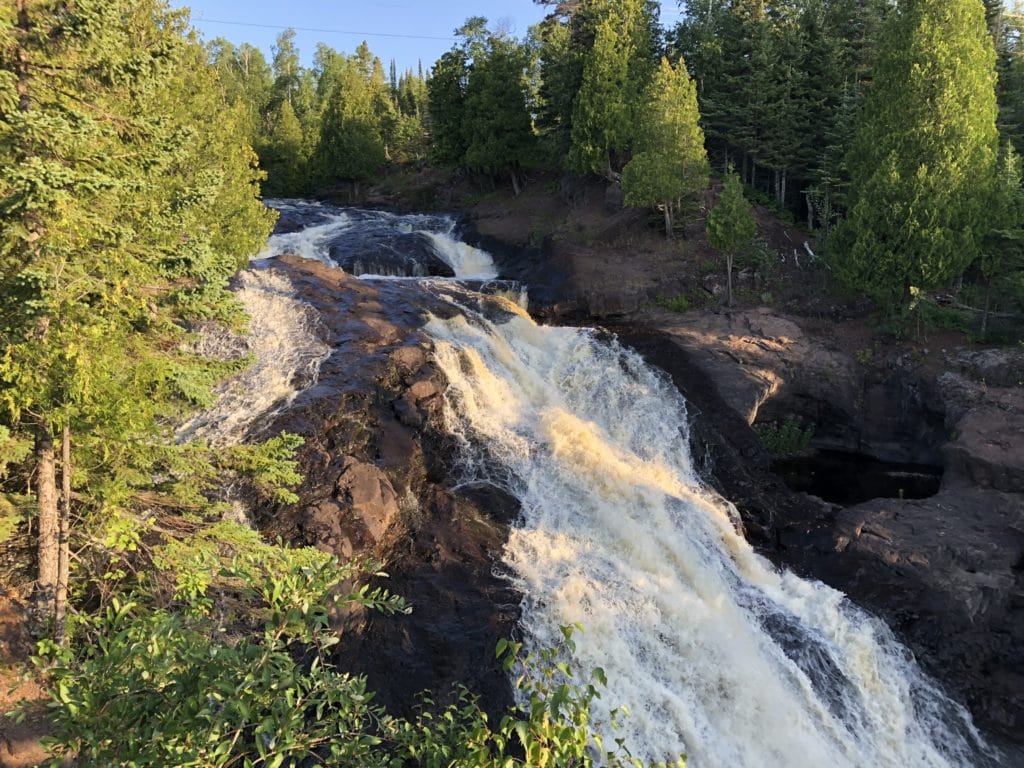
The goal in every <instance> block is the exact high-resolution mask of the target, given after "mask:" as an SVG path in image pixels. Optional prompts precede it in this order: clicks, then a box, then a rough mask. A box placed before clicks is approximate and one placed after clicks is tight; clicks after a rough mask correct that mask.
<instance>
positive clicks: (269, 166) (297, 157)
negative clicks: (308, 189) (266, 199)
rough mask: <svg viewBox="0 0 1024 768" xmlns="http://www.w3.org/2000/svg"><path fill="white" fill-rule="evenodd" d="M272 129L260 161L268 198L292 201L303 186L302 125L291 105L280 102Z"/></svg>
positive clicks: (273, 118)
mask: <svg viewBox="0 0 1024 768" xmlns="http://www.w3.org/2000/svg"><path fill="white" fill-rule="evenodd" d="M271 119H272V120H273V125H274V127H273V128H272V129H271V132H270V136H269V137H268V138H267V140H266V142H265V143H264V144H263V146H262V147H261V155H260V158H261V161H262V164H263V167H264V169H265V170H266V171H267V184H266V185H265V188H264V192H265V193H266V194H267V195H280V196H286V197H293V196H295V195H298V194H299V193H300V192H301V191H302V189H303V185H304V184H305V174H306V170H305V168H304V167H303V163H302V159H303V158H302V151H303V135H302V125H301V123H299V118H298V117H296V116H295V109H294V108H293V107H292V104H291V102H290V101H282V102H281V105H280V106H279V107H278V108H277V110H276V111H275V112H274V114H273V115H271Z"/></svg>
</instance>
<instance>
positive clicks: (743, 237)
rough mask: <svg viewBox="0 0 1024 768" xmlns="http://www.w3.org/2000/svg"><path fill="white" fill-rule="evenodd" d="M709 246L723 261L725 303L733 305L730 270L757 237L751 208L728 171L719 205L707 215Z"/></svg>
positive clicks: (741, 188)
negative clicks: (722, 254)
mask: <svg viewBox="0 0 1024 768" xmlns="http://www.w3.org/2000/svg"><path fill="white" fill-rule="evenodd" d="M707 232H708V242H709V243H710V244H711V247H712V248H717V249H718V250H720V251H722V252H723V253H724V254H725V257H726V267H725V269H726V277H727V285H728V293H727V301H728V303H729V304H732V267H733V261H734V260H735V258H736V257H737V256H743V255H744V254H746V253H748V252H749V251H750V249H751V246H752V244H753V241H754V235H755V234H757V219H755V218H754V209H753V206H751V205H750V203H749V202H748V201H747V199H746V197H744V195H743V185H742V183H741V182H740V180H739V177H738V176H737V175H736V174H735V173H734V172H732V171H730V172H729V173H728V174H727V175H726V177H725V180H724V182H723V184H722V194H721V196H720V197H719V198H718V204H717V205H715V207H714V208H712V209H711V213H710V214H708V224H707Z"/></svg>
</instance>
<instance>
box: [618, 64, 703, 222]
mask: <svg viewBox="0 0 1024 768" xmlns="http://www.w3.org/2000/svg"><path fill="white" fill-rule="evenodd" d="M699 119H700V113H699V112H698V110H697V90H696V87H695V86H694V84H693V81H692V80H691V79H690V76H689V75H688V74H687V72H686V66H685V64H684V62H683V61H682V60H680V61H679V64H678V66H676V67H673V66H672V65H671V64H670V63H669V61H668V59H666V58H662V60H661V66H660V68H659V69H658V71H657V73H656V74H655V76H654V80H653V81H652V82H651V85H650V87H649V88H648V93H647V103H646V105H645V109H644V111H643V112H642V119H641V124H640V139H639V141H638V142H637V150H638V151H637V152H636V153H635V154H634V155H633V158H632V160H630V161H629V163H627V164H626V167H625V168H624V169H623V171H622V190H623V192H624V194H625V201H626V204H627V205H634V206H654V207H657V208H659V209H660V210H661V211H662V212H663V213H664V215H665V236H666V237H669V238H670V237H672V226H673V214H674V212H675V210H676V209H677V208H678V207H679V206H680V204H681V201H683V200H685V199H687V198H693V197H695V196H696V195H698V194H699V193H700V192H701V191H702V190H703V189H704V188H705V187H707V184H708V159H707V153H706V152H705V150H704V132H703V131H702V130H701V128H700V125H699V123H698V121H699Z"/></svg>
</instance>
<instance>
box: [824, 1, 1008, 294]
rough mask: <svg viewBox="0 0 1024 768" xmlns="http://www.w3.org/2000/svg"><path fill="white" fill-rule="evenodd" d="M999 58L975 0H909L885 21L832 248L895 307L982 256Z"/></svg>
mask: <svg viewBox="0 0 1024 768" xmlns="http://www.w3.org/2000/svg"><path fill="white" fill-rule="evenodd" d="M994 65H995V54H994V51H993V48H992V40H991V38H990V36H989V35H988V32H987V29H986V26H985V14H984V8H983V6H982V5H981V3H979V2H978V1H977V0H907V1H906V2H904V3H903V4H902V5H901V7H900V8H899V10H898V12H897V13H895V14H894V15H893V16H892V17H891V18H890V20H889V22H888V23H887V27H886V30H885V34H884V36H883V40H882V48H881V51H880V56H879V60H878V63H877V66H876V68H875V72H874V80H873V84H872V87H871V90H870V91H869V93H868V96H867V101H866V104H865V109H864V113H863V119H862V122H861V123H860V126H859V128H858V129H857V133H856V136H855V138H854V142H853V147H852V150H851V152H850V154H849V156H848V165H849V169H850V177H851V184H850V211H849V215H848V218H847V220H846V221H845V222H843V224H842V225H841V227H840V228H839V229H837V231H836V234H835V236H834V238H833V240H832V241H831V246H830V249H831V251H832V260H833V263H834V265H835V270H836V272H837V274H838V275H840V276H841V277H842V278H843V279H844V280H845V281H846V282H848V283H849V284H850V285H851V286H854V287H856V288H859V289H861V290H863V291H865V292H866V293H868V294H870V295H872V296H874V297H875V298H877V299H878V300H879V301H881V302H883V303H885V304H887V305H895V304H897V303H899V302H900V301H902V300H906V299H907V298H909V296H910V292H911V287H915V286H916V287H918V288H928V287H932V286H935V285H939V284H941V283H942V282H943V281H946V280H949V279H951V278H953V277H955V276H956V275H958V274H959V273H960V272H962V271H963V269H964V268H965V267H966V266H967V265H969V264H970V263H971V262H973V261H974V260H975V259H976V258H978V256H979V249H980V242H981V238H982V236H983V235H984V234H985V232H986V230H987V227H986V223H985V216H986V214H985V206H986V202H987V200H988V199H989V193H988V190H989V189H990V186H991V183H992V179H993V178H994V169H995V163H996V155H997V145H998V135H997V131H996V100H995V69H994Z"/></svg>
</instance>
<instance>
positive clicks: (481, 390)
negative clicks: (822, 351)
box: [263, 201, 999, 768]
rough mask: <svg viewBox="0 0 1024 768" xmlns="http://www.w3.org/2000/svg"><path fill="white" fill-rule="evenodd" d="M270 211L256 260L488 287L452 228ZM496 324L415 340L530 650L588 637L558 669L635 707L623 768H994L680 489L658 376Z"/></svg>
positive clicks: (936, 704)
mask: <svg viewBox="0 0 1024 768" xmlns="http://www.w3.org/2000/svg"><path fill="white" fill-rule="evenodd" d="M275 207H278V208H279V209H280V210H282V212H283V214H284V216H285V218H288V217H292V218H294V219H295V220H296V223H294V224H293V231H291V232H288V233H283V234H279V235H275V236H274V237H273V238H271V241H270V243H269V245H268V249H267V251H266V252H265V253H264V254H263V256H264V257H273V256H276V255H280V254H283V253H297V254H299V255H303V256H306V257H307V258H315V259H318V260H320V261H324V262H326V263H331V264H334V263H338V262H339V261H340V259H339V258H336V257H337V256H344V255H345V254H343V253H340V251H339V242H341V243H342V244H344V243H346V242H351V241H350V240H347V239H346V238H351V237H354V236H356V235H357V234H358V231H359V230H360V228H362V227H365V228H366V229H367V231H369V232H370V234H371V236H372V238H373V239H374V242H375V243H376V244H378V245H379V243H381V242H386V244H387V247H388V248H391V247H392V246H397V245H399V244H400V243H401V242H405V241H402V240H398V239H394V238H400V237H401V236H403V235H409V234H416V233H420V234H422V235H423V236H424V237H425V238H426V239H427V241H428V243H429V244H430V248H431V249H432V250H433V253H434V255H436V256H438V257H439V258H440V259H441V260H443V261H444V262H445V263H447V264H448V265H449V266H450V267H451V271H452V272H453V273H454V274H455V276H456V277H457V278H462V277H472V278H478V279H490V278H493V277H495V275H496V270H495V269H494V266H493V264H492V263H490V260H489V258H488V257H487V255H486V254H484V253H483V252H481V251H477V250H476V249H470V248H469V247H468V246H465V245H464V244H461V243H459V242H458V240H457V239H456V238H455V235H454V227H453V224H452V221H451V220H450V219H448V218H445V217H429V216H414V217H403V216H393V215H391V214H382V213H374V212H366V211H342V210H337V209H330V208H327V207H325V206H315V205H311V204H304V203H297V202H293V201H275ZM303 217H304V218H305V221H307V222H309V225H308V226H302V221H301V220H302V219H303ZM389 233H390V234H389ZM339 236H341V239H340V241H339ZM388 238H393V239H392V240H388ZM374 247H375V248H376V249H377V250H376V251H375V252H378V251H380V248H377V245H375V246H374ZM332 248H333V249H334V251H333V253H334V256H332V255H331V254H332ZM371 271H372V270H371ZM414 271H415V270H414ZM413 276H414V275H413ZM455 300H456V299H452V301H455ZM489 302H490V304H491V305H494V304H501V303H502V300H501V299H490V300H489ZM503 309H504V311H500V312H493V313H488V315H487V316H485V315H484V314H481V313H480V312H479V311H478V310H476V309H473V308H470V307H468V306H467V307H461V312H459V313H457V314H455V315H454V316H453V317H451V318H450V319H440V318H430V320H429V322H428V323H427V325H426V328H425V330H426V333H427V334H428V335H429V336H430V337H431V338H432V339H433V341H434V345H435V352H434V356H435V360H436V362H437V364H438V365H439V366H440V368H441V369H442V370H443V371H444V373H445V375H446V377H447V379H448V382H449V390H448V392H447V395H446V420H447V427H448V429H449V430H450V431H451V432H452V434H453V435H455V436H456V437H457V438H458V439H459V441H460V443H461V445H462V447H463V469H462V472H463V476H462V477H460V478H456V479H457V480H458V481H459V482H474V481H480V480H485V481H488V482H491V483H494V484H496V485H499V486H501V487H503V488H505V489H506V490H508V491H509V492H511V493H512V494H513V495H515V496H516V497H517V498H518V499H519V500H520V502H521V504H522V517H521V520H520V522H519V524H518V525H517V526H515V527H514V529H513V531H512V533H511V537H510V539H509V542H508V546H507V549H506V553H505V558H506V563H507V566H508V568H509V571H510V573H511V574H513V576H512V578H514V580H515V582H516V584H517V585H518V587H519V588H520V590H521V591H522V593H523V594H524V595H525V605H524V611H523V619H522V629H523V633H524V637H525V639H526V643H527V646H528V647H540V646H548V645H555V644H557V641H558V640H559V638H560V637H561V635H560V631H559V627H560V625H565V624H571V623H574V622H580V623H581V624H583V626H584V627H585V631H584V632H583V633H581V634H579V635H577V637H576V640H577V652H576V655H575V658H574V659H573V660H572V663H573V664H574V665H575V666H576V667H577V668H578V669H579V671H580V673H581V674H582V675H583V676H587V675H588V674H589V672H590V670H592V669H593V668H594V667H597V666H600V667H603V668H604V669H605V670H606V672H607V676H608V679H609V686H608V689H607V690H606V691H605V692H604V694H603V697H602V698H601V699H600V700H599V701H598V702H597V705H598V707H597V712H596V714H597V715H598V717H599V718H600V719H602V720H603V721H605V722H607V719H608V715H609V708H611V707H616V706H620V705H627V706H628V708H629V709H630V711H631V713H632V714H631V716H630V717H628V718H626V719H625V721H624V728H623V730H622V731H620V732H617V733H616V734H614V735H621V736H624V737H625V742H626V744H627V745H628V747H629V748H630V750H631V751H632V752H633V754H635V755H638V756H640V757H644V758H647V759H653V760H664V759H668V758H671V757H673V756H674V755H677V754H678V753H680V752H686V753H688V754H689V758H690V765H691V766H692V767H693V768H720V767H725V766H730V767H747V766H749V767H750V768H755V767H756V768H761V767H762V766H779V767H785V768H802V767H807V768H817V767H818V766H822V767H824V766H850V767H851V768H853V767H854V766H856V767H857V768H864V767H866V766H892V767H893V768H913V767H917V766H921V767H926V766H927V767H936V768H937V767H939V766H944V767H949V768H962V767H963V766H989V765H998V764H999V763H998V760H997V759H996V758H995V757H994V756H993V755H992V754H991V753H990V752H989V750H988V748H987V747H986V746H985V745H984V743H983V741H982V740H981V739H980V737H979V736H978V734H977V733H976V731H975V729H974V727H973V725H972V724H971V721H970V717H969V715H968V714H967V712H966V711H965V710H964V709H963V708H961V707H959V706H958V705H956V704H954V703H953V702H951V701H950V700H948V699H947V698H946V697H945V696H944V695H943V694H942V693H941V692H940V691H939V690H938V688H937V687H936V685H935V684H934V683H932V682H931V681H930V680H929V679H928V678H926V677H925V676H924V675H923V674H922V673H921V672H920V671H919V670H918V668H917V666H916V664H915V663H914V662H913V660H912V658H911V656H910V654H909V652H908V651H907V650H906V649H905V648H903V647H902V646H901V645H900V644H898V643H897V642H896V641H895V640H894V638H893V636H892V634H891V633H890V631H889V630H888V629H887V628H886V627H885V626H884V625H883V624H882V623H881V622H879V621H878V620H876V619H874V618H872V617H870V616H869V615H867V614H866V613H864V612H863V611H861V610H859V609H858V608H857V607H856V606H854V605H852V604H851V603H850V602H849V601H848V600H846V599H845V598H844V596H843V595H842V594H841V593H839V592H836V591H835V590H832V589H830V588H828V587H826V586H824V585H822V584H819V583H812V582H808V581H804V580H802V579H799V578H797V577H796V576H794V575H792V574H790V573H787V572H780V571H778V570H777V569H775V568H774V567H773V566H771V565H770V564H769V563H768V562H767V561H766V560H764V559H763V558H761V557H760V556H759V555H757V554H756V553H754V552H753V551H752V549H751V548H750V546H749V545H748V544H747V543H746V541H744V540H743V539H742V538H741V537H740V536H738V535H737V534H736V532H735V527H734V525H733V521H732V517H733V515H734V511H733V510H732V508H731V506H730V505H729V504H728V503H727V502H726V501H724V500H722V499H720V498H717V497H716V496H715V495H714V494H713V493H712V492H710V491H709V490H708V489H707V488H706V487H705V486H704V485H703V483H702V482H701V480H700V479H699V478H698V476H697V475H696V473H695V471H694V468H693V465H692V462H691V457H690V453H689V444H688V425H687V417H686V404H685V402H684V400H683V398H682V397H681V396H680V395H679V393H678V392H677V391H676V390H675V389H674V388H673V387H672V386H671V384H670V383H669V382H668V381H667V379H666V378H665V377H664V376H663V375H661V374H660V373H658V372H656V371H654V370H653V369H651V368H650V367H649V366H647V365H646V364H645V363H644V362H643V361H642V360H641V359H640V358H639V357H638V356H637V355H636V354H634V353H632V352H630V351H628V350H626V349H623V348H622V347H620V346H619V345H618V344H617V343H616V342H615V341H614V340H609V339H607V338H604V337H603V336H602V335H600V334H597V333H595V332H593V331H589V330H585V329H575V328H564V327H541V326H538V325H536V324H535V323H534V322H533V321H532V320H531V319H530V318H529V317H528V316H527V315H526V314H525V312H523V311H522V310H521V309H518V308H517V307H515V306H514V305H512V304H507V305H505V306H504V307H503ZM303 324H304V325H308V323H306V322H305V321H304V323H303ZM315 357H316V354H315V352H314V351H313V350H312V349H308V350H307V351H306V352H303V353H302V354H301V355H299V358H300V359H301V360H307V361H308V360H310V359H313V358H315ZM290 375H291V374H290Z"/></svg>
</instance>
